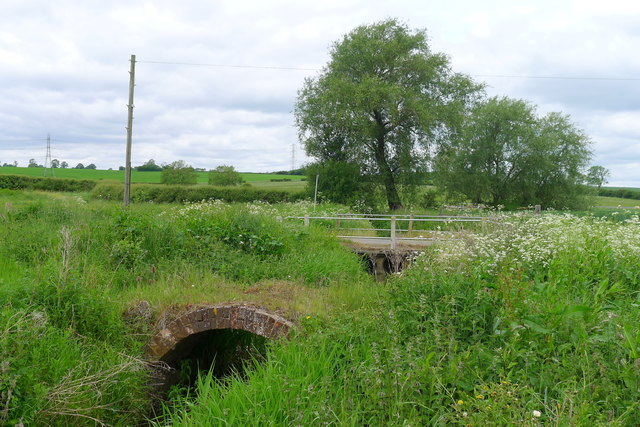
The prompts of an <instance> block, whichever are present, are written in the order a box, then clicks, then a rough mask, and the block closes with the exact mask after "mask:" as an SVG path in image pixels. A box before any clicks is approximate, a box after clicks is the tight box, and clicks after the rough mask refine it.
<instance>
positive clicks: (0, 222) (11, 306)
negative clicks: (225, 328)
mask: <svg viewBox="0 0 640 427" xmlns="http://www.w3.org/2000/svg"><path fill="white" fill-rule="evenodd" d="M346 210H347V208H346V207H341V206H338V205H320V206H318V207H316V208H315V210H314V206H313V205H312V204H311V203H308V202H298V203H286V204H278V205H269V204H266V203H251V204H225V203H222V202H219V201H209V202H204V203H196V204H189V205H184V206H180V205H158V204H144V205H132V206H131V207H130V208H129V209H128V210H123V209H122V208H121V207H120V206H119V205H118V204H116V203H111V202H104V201H92V200H88V201H87V200H86V198H84V197H82V195H77V194H65V195H60V194H51V193H47V194H44V193H37V192H11V191H1V192H0V241H1V242H2V245H0V307H2V309H0V360H1V361H2V362H1V363H0V423H2V424H7V425H16V424H20V423H22V424H24V425H87V424H100V423H104V424H108V425H135V424H137V423H139V422H141V421H142V420H143V419H144V418H145V415H147V414H149V411H150V408H151V401H150V400H151V396H150V394H149V393H148V392H149V390H148V389H147V387H146V382H147V377H148V372H147V370H146V369H147V368H146V367H145V364H144V363H143V362H142V360H141V359H142V358H143V357H144V355H143V353H142V346H143V345H144V343H145V341H146V339H148V336H149V335H148V334H149V333H151V332H152V325H150V324H149V321H148V320H147V321H146V322H147V323H143V324H140V323H139V322H138V321H134V322H132V321H130V320H126V319H125V318H123V315H122V314H123V312H124V311H126V310H127V309H128V308H129V307H131V306H132V305H135V304H136V303H138V302H139V301H141V300H145V301H148V302H149V303H150V304H151V310H152V316H153V318H154V319H157V318H159V317H161V316H162V314H163V313H164V312H166V311H171V310H177V309H180V307H181V306H183V305H188V304H211V303H218V302H229V301H238V302H247V303H252V304H256V305H260V306H263V307H266V308H269V309H271V310H273V311H277V312H280V313H283V314H285V315H286V316H287V317H289V318H291V319H292V320H295V321H296V323H297V327H296V329H295V331H294V332H293V335H292V336H291V338H290V339H289V340H277V341H272V342H270V343H268V345H267V352H266V356H265V358H264V360H261V361H260V362H256V363H254V364H253V366H252V367H250V368H249V369H247V370H246V371H245V372H243V373H238V374H237V375H234V376H231V377H227V378H224V379H219V378H214V377H213V376H212V374H210V373H209V374H208V373H206V372H203V373H202V374H201V375H200V378H199V380H198V382H197V386H196V388H195V389H194V390H191V391H190V392H189V393H188V394H180V393H174V394H172V399H171V400H170V401H168V402H166V406H165V412H164V414H162V415H161V416H159V417H157V418H156V419H155V420H153V421H152V422H153V423H154V424H156V425H184V426H191V425H243V426H244V425H273V426H288V425H340V426H342V425H353V426H360V425H398V426H406V425H441V424H442V425H445V424H452V425H469V424H471V425H514V424H515V425H530V426H535V425H620V426H626V425H629V426H631V425H638V424H639V423H640V415H639V414H640V406H639V403H638V402H640V392H639V390H640V389H639V387H638V386H639V385H640V371H639V370H638V364H639V363H640V330H639V328H638V325H639V324H640V309H639V305H638V304H639V303H640V285H639V284H640V266H639V265H638V262H637V260H638V258H639V257H640V245H638V242H639V241H640V219H639V218H638V216H637V215H635V216H634V215H633V214H632V213H629V214H625V215H621V214H620V215H613V214H610V215H609V217H603V218H600V217H595V216H592V215H583V216H577V215H573V214H570V213H565V212H554V213H548V214H543V215H541V216H534V215H531V214H530V213H520V214H513V213H508V214H504V213H498V214H494V216H495V218H494V219H495V221H492V222H490V223H487V224H485V226H483V227H481V228H478V229H474V230H467V232H466V233H465V234H464V239H459V240H443V241H441V242H439V243H438V244H437V245H434V246H433V247H431V248H430V249H429V250H427V251H425V252H424V253H423V254H420V255H417V257H416V259H415V261H414V263H413V265H412V266H411V267H410V268H409V269H407V270H405V271H403V272H402V273H401V274H396V275H392V276H390V277H389V278H388V280H387V281H386V282H383V283H379V282H376V281H375V280H374V279H373V278H372V277H371V276H369V275H367V274H366V273H365V271H364V268H363V265H362V263H361V260H360V259H359V258H358V257H357V256H355V255H354V254H351V253H350V252H349V251H348V250H346V249H345V248H343V247H342V246H341V245H340V244H339V242H338V241H337V240H336V239H335V238H334V237H333V233H334V230H333V227H334V226H335V223H334V221H328V222H319V223H317V224H315V225H314V224H312V226H311V227H308V228H305V227H303V226H302V225H301V223H300V221H294V220H284V221H283V222H279V221H277V219H276V217H278V216H280V217H283V218H286V217H290V216H302V215H304V214H312V213H315V214H319V215H324V216H332V215H335V214H337V213H340V212H344V211H346ZM152 321H153V320H152ZM152 321H151V322H152Z"/></svg>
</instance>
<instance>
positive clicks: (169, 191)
mask: <svg viewBox="0 0 640 427" xmlns="http://www.w3.org/2000/svg"><path fill="white" fill-rule="evenodd" d="M123 191H124V189H123V188H122V186H121V185H113V184H98V185H96V186H95V188H94V189H93V191H91V196H92V197H94V198H96V199H100V200H122V197H123ZM303 197H304V194H303V193H293V192H288V191H273V190H262V189H257V188H251V187H242V188H229V187H213V186H197V187H184V186H159V185H153V184H147V185H145V184H136V185H132V186H131V201H132V202H134V203H139V202H154V203H185V202H200V201H202V200H210V199H217V200H224V201H227V202H252V201H255V200H261V201H264V202H269V203H278V202H289V201H296V200H300V199H302V198H303Z"/></svg>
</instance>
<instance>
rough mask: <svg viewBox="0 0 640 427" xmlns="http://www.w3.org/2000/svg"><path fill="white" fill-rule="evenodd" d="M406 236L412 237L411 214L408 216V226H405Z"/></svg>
mask: <svg viewBox="0 0 640 427" xmlns="http://www.w3.org/2000/svg"><path fill="white" fill-rule="evenodd" d="M407 237H413V215H411V216H410V217H409V226H408V227H407Z"/></svg>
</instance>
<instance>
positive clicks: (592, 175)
mask: <svg viewBox="0 0 640 427" xmlns="http://www.w3.org/2000/svg"><path fill="white" fill-rule="evenodd" d="M610 176H611V173H610V172H609V169H607V168H605V167H604V166H591V167H590V168H589V170H588V171H587V182H588V183H589V184H590V185H595V186H596V187H598V189H600V187H602V186H603V185H604V184H606V183H607V182H608V181H607V179H608V178H609V177H610Z"/></svg>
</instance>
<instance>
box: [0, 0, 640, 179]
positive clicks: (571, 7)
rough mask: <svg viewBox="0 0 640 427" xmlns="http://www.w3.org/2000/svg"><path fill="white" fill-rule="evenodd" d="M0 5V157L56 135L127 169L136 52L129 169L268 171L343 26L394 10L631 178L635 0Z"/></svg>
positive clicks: (492, 86)
mask: <svg viewBox="0 0 640 427" xmlns="http://www.w3.org/2000/svg"><path fill="white" fill-rule="evenodd" d="M0 11H1V13H0V163H5V162H9V163H10V162H13V161H14V160H17V161H18V162H19V164H20V165H21V166H26V164H27V162H28V160H29V159H30V158H35V159H36V160H37V161H38V162H39V163H43V162H44V159H45V153H46V141H45V139H46V137H47V134H50V135H51V141H52V142H51V150H52V155H53V157H54V158H58V159H60V160H64V161H67V162H68V163H69V164H70V165H72V166H74V165H75V164H77V163H78V162H82V163H84V164H85V165H86V164H89V163H95V164H96V165H97V166H98V168H99V169H107V168H110V167H111V168H117V167H118V166H120V165H123V164H124V156H125V140H126V130H125V126H126V120H127V108H126V104H127V95H128V85H129V75H128V70H129V58H130V55H131V54H136V55H137V59H138V61H140V62H139V63H138V64H137V67H136V93H135V119H134V125H133V134H134V140H133V141H134V146H133V161H132V163H133V164H134V165H138V164H142V163H143V162H145V161H147V160H148V159H150V158H153V159H155V160H156V162H157V163H158V164H161V163H168V162H171V161H173V160H177V159H183V160H186V161H187V162H188V163H190V164H192V165H193V166H195V167H203V168H213V167H215V166H218V165H221V164H231V165H234V166H235V167H236V169H238V170H241V171H253V172H262V171H274V170H282V169H289V168H290V167H291V152H292V146H293V145H294V146H295V166H296V167H298V166H300V165H301V164H302V163H304V162H305V161H307V158H306V157H305V156H304V153H303V150H302V147H301V146H300V144H299V142H298V140H297V135H296V129H295V127H294V119H293V114H292V110H293V105H294V102H295V98H296V95H297V90H298V89H299V88H300V87H301V85H302V82H303V80H304V78H305V77H308V76H314V75H316V73H317V72H316V71H313V70H315V69H319V68H321V67H322V66H323V65H325V64H326V63H327V60H328V58H329V57H328V52H329V48H330V45H331V44H332V43H333V42H335V41H337V40H339V39H340V38H341V37H342V36H343V35H344V34H345V33H347V32H349V31H350V30H352V29H353V28H355V27H356V26H358V25H362V24H370V23H374V22H377V21H380V20H382V19H385V18H388V17H394V18H398V19H400V20H402V21H404V22H406V23H407V24H408V25H409V26H410V27H412V28H422V29H426V30H427V33H428V35H429V37H430V43H431V46H432V48H433V50H434V51H438V52H444V53H446V54H447V55H449V57H450V59H451V64H452V66H453V68H454V70H455V71H459V72H463V73H467V74H469V75H471V76H472V77H474V78H475V79H477V80H478V81H484V82H485V83H486V84H487V85H488V87H487V92H488V94H489V95H507V96H510V97H514V98H522V99H525V100H528V101H530V102H532V103H534V104H536V105H538V109H539V112H540V113H546V112H549V111H562V112H564V113H566V114H569V115H570V116H571V118H572V120H573V121H574V122H575V123H576V124H577V126H578V127H580V128H582V129H583V130H584V131H585V132H586V133H587V134H588V135H589V136H590V137H591V139H592V140H593V152H594V159H593V163H594V164H599V165H603V166H605V167H607V168H608V169H610V170H611V174H612V176H611V179H610V182H611V185H624V186H634V187H640V55H638V51H639V50H640V25H638V23H639V22H640V2H632V1H616V0H614V1H611V0H609V1H589V0H587V1H564V0H554V1H543V0H538V1H531V2H526V1H522V2H521V1H512V0H510V1H455V0H452V1H442V0H441V1H435V0H434V1H429V0H415V1H412V0H394V1H388V0H387V1H376V0H339V1H337V0H322V1H316V2H306V1H300V0H297V1H294V0H267V1H264V0H262V1H246V0H234V1H229V0H218V1H213V0H181V1H175V0H153V1H152V0H150V1H141V0H109V1H104V0H56V1H50V0H0ZM145 61H147V62H145ZM153 61H155V62H172V63H176V62H177V63H198V64H220V65H240V66H254V67H285V68H287V67H289V68H298V69H307V70H284V69H263V68H231V67H210V66H187V65H175V64H159V63H154V62H153ZM498 76H505V77H498ZM514 76H518V77H514ZM526 76H528V77H526ZM533 77H537V78H533ZM539 77H567V79H546V78H539ZM584 77H589V78H594V77H595V78H602V79H581V78H584Z"/></svg>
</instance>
